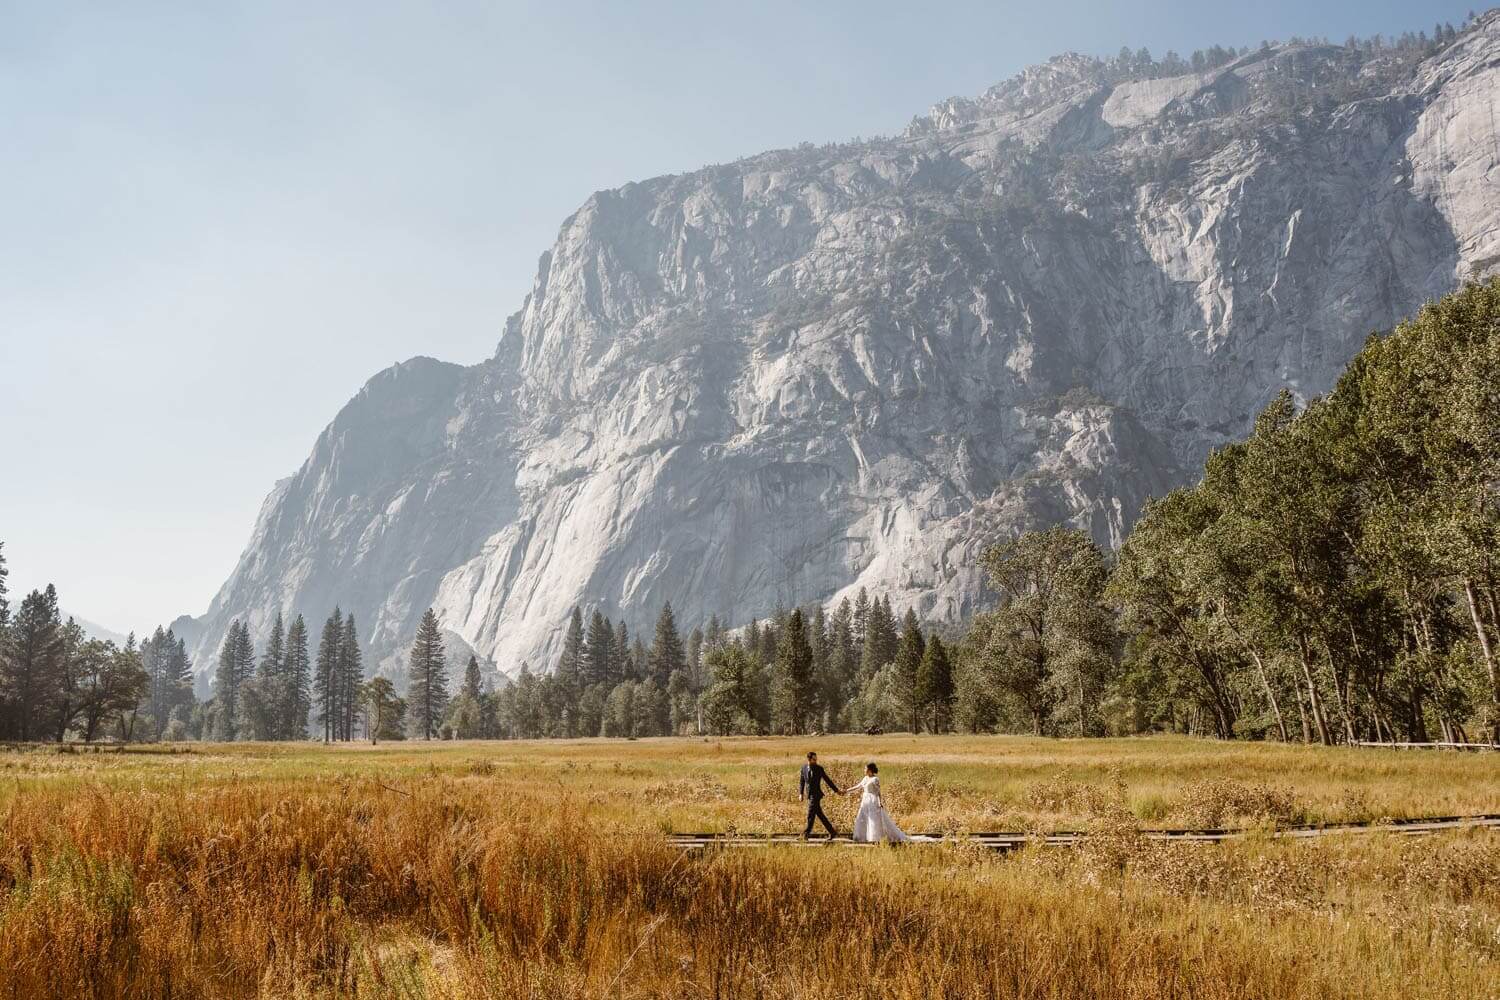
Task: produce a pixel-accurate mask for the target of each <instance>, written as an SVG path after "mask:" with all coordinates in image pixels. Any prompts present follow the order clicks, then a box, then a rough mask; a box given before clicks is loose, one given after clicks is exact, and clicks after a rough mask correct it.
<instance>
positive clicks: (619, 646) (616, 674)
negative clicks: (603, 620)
mask: <svg viewBox="0 0 1500 1000" xmlns="http://www.w3.org/2000/svg"><path fill="white" fill-rule="evenodd" d="M610 673H611V677H610V681H609V683H610V684H611V686H613V685H614V684H617V683H619V682H620V681H627V680H632V681H633V680H635V679H636V676H635V664H634V663H633V662H632V661H631V658H630V628H629V627H628V626H627V625H626V624H625V619H623V618H621V619H620V621H619V623H618V624H616V625H615V652H614V655H613V656H612V657H610Z"/></svg>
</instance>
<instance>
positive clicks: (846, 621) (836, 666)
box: [828, 597, 859, 722]
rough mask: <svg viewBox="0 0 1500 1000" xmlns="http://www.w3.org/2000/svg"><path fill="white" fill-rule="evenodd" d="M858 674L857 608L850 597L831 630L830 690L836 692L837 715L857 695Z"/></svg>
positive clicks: (833, 702) (833, 704)
mask: <svg viewBox="0 0 1500 1000" xmlns="http://www.w3.org/2000/svg"><path fill="white" fill-rule="evenodd" d="M858 672H859V652H858V648H857V647H856V646H855V644H854V608H853V605H852V604H851V603H850V601H849V598H847V597H846V598H844V599H843V600H842V601H840V602H839V606H838V607H837V608H835V609H834V612H833V618H832V620H831V622H830V624H829V628H828V675H829V679H828V688H829V690H830V691H831V692H834V695H833V697H832V699H831V701H830V705H831V707H832V711H833V714H835V715H837V714H839V713H842V711H843V708H844V706H845V705H846V704H848V702H849V699H850V697H852V695H853V694H854V683H855V680H854V679H855V675H856V674H857V673H858ZM831 721H835V722H836V721H837V720H836V719H834V720H831Z"/></svg>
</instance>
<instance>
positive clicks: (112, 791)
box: [0, 735, 1500, 1000]
mask: <svg viewBox="0 0 1500 1000" xmlns="http://www.w3.org/2000/svg"><path fill="white" fill-rule="evenodd" d="M133 749H134V750H136V751H137V752H124V753H121V752H99V753H67V752H60V751H59V750H58V749H57V748H50V747H49V748H23V749H15V750H9V751H4V752H0V996H4V997H228V998H238V997H247V998H248V997H309V998H310V997H370V998H418V997H432V998H455V1000H458V998H471V997H495V998H500V997H507V998H508V997H538V998H540V997H578V998H586V997H587V998H592V997H641V998H645V997H681V998H700V997H724V998H728V997H765V998H773V997H785V998H851V1000H852V998H867V997H868V998H874V997H913V998H915V997H933V996H951V997H1049V998H1061V997H1141V998H1145V997H1201V998H1252V997H1256V998H1259V997H1309V998H1311V997H1350V998H1354V997H1360V998H1381V997H1393V998H1394V997H1398V996H1399V997H1402V998H1405V1000H1410V998H1422V997H1461V998H1493V997H1500V834H1497V833H1495V832H1486V831H1467V832H1457V833H1451V834H1443V835H1436V836H1430V837H1423V838H1400V837H1392V836H1379V837H1376V836H1354V835H1350V836H1334V837H1326V838H1321V839H1319V840H1317V841H1309V842H1289V841H1285V840H1273V839H1271V838H1269V837H1258V836H1256V837H1251V838H1249V839H1248V840H1245V841H1243V842H1238V843H1235V844H1232V845H1215V846H1202V845H1191V844H1183V843H1161V842H1154V841H1147V840H1145V839H1144V838H1142V837H1140V836H1139V830H1140V829H1142V828H1146V827H1199V826H1223V825H1236V826H1251V827H1264V828H1267V829H1270V828H1273V827H1275V826H1277V825H1279V824H1284V823H1298V822H1314V823H1316V822H1341V821H1348V820H1364V819H1380V818H1386V817H1392V818H1397V817H1411V816H1420V815H1449V814H1464V813H1484V812H1488V813H1497V812H1500V758H1497V757H1496V756H1495V755H1479V754H1457V753H1435V752H1400V751H1388V750H1369V749H1350V748H1322V747H1302V746H1282V745H1276V744H1253V743H1219V742H1211V741H1203V740H1191V739H1182V738H1149V739H1131V740H1087V741H1085V740H1078V741H1068V740H1042V739H1028V738H1011V737H959V736H948V737H905V736H899V735H888V736H881V737H876V738H866V737H833V738H819V739H816V740H811V739H716V738H711V739H707V740H699V739H661V740H640V741H612V740H588V741H577V742H562V741H548V742H504V743H492V742H486V743H440V744H420V743H391V744H382V745H381V746H378V747H370V746H365V745H356V744H344V745H336V746H332V747H324V746H319V745H309V744H301V745H298V744H232V745H222V744H212V745H210V744H180V745H176V746H162V747H140V748H133ZM807 749H817V750H818V751H819V754H820V757H821V758H822V760H823V762H824V764H825V766H828V767H829V770H830V772H831V773H832V774H833V775H834V777H835V780H838V781H840V782H843V781H846V780H848V779H849V778H850V777H851V776H853V775H854V774H855V772H856V771H857V769H858V768H859V766H860V765H862V764H863V762H864V761H865V760H866V759H871V758H873V759H875V760H877V761H879V763H880V765H881V777H882V780H883V783H884V784H885V787H886V797H887V802H888V805H890V807H891V808H892V811H893V813H894V814H895V815H896V818H897V819H898V821H900V822H901V823H902V825H903V826H904V827H905V828H906V829H908V830H913V831H919V832H958V833H961V832H965V831H981V830H984V831H993V830H1002V829H1004V830H1049V829H1089V830H1091V831H1093V833H1094V836H1092V837H1091V838H1090V839H1089V840H1088V841H1087V842H1086V843H1085V844H1084V846H1082V847H1080V848H1075V849H1064V848H1050V849H1049V848H1035V849H1028V850H1026V851H1021V852H1018V853H1015V854H1010V855H997V854H992V853H990V852H987V851H984V850H980V849H976V848H973V847H968V846H965V845H963V844H962V843H961V842H960V843H951V844H943V845H920V846H911V847H905V848H882V849H877V850H868V849H865V850H855V849H849V848H843V847H839V846H831V847H830V846H818V847H808V848H804V847H786V848H771V849H765V850H755V851H742V850H726V851H714V852H708V853H703V854H696V853H695V854H683V853H679V852H677V851H675V850H674V849H673V848H671V847H670V846H668V845H667V843H666V842H665V838H664V836H663V835H664V834H666V833H669V832H700V831H720V832H730V831H744V832H771V831H790V830H795V829H800V826H801V812H800V808H799V806H798V804H797V802H796V770H797V767H798V765H799V764H800V762H801V757H802V754H803V753H804V752H805V750H807ZM828 802H829V805H830V806H831V808H830V809H829V813H830V815H831V816H832V817H833V818H834V820H835V822H836V823H838V824H840V825H841V827H843V828H845V829H847V826H848V822H849V818H850V814H851V813H852V809H853V802H852V800H843V799H838V798H832V799H830V800H828Z"/></svg>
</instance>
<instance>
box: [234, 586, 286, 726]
mask: <svg viewBox="0 0 1500 1000" xmlns="http://www.w3.org/2000/svg"><path fill="white" fill-rule="evenodd" d="M285 666H286V625H285V623H284V622H283V621H282V617H281V612H280V611H278V612H276V619H275V621H273V622H272V623H271V635H270V638H269V639H267V641H266V651H265V653H264V654H263V655H262V656H261V659H260V664H259V666H257V667H256V669H255V675H254V677H252V678H248V679H246V680H244V681H243V682H242V683H241V685H240V697H239V703H240V704H239V713H240V720H239V727H238V728H239V733H240V738H241V739H250V740H277V739H281V719H280V717H279V715H278V714H277V709H278V708H279V707H280V706H279V699H278V692H279V690H280V687H281V674H282V671H283V670H284V669H285Z"/></svg>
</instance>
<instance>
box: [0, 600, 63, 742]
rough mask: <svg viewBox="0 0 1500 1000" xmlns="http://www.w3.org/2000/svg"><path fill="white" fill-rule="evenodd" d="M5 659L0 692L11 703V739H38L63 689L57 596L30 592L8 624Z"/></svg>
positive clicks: (0, 666) (0, 662)
mask: <svg viewBox="0 0 1500 1000" xmlns="http://www.w3.org/2000/svg"><path fill="white" fill-rule="evenodd" d="M7 631H8V632H9V643H8V646H7V649H6V655H5V656H4V657H3V658H0V691H3V692H4V693H5V696H6V698H7V700H8V701H9V702H10V706H9V707H10V715H11V718H12V724H11V725H12V729H13V732H12V734H10V735H12V737H13V738H16V739H20V740H22V741H25V740H34V739H41V738H42V736H43V733H44V731H45V729H46V727H47V723H48V722H49V721H50V719H51V716H52V713H53V711H54V706H55V704H56V701H57V698H58V696H59V694H60V692H61V687H62V671H63V669H64V667H65V666H66V660H65V657H64V653H65V650H64V648H63V635H62V621H61V619H60V618H59V615H58V610H57V590H56V588H54V587H53V586H52V585H51V584H48V585H47V589H46V590H33V591H32V592H31V593H30V594H28V595H26V598H25V599H24V600H22V601H21V606H20V608H19V609H17V611H16V616H15V619H14V620H13V621H12V622H11V623H10V626H9V628H8V629H7Z"/></svg>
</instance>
